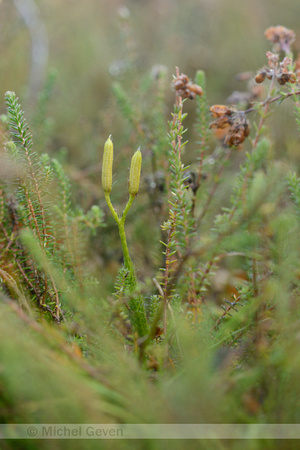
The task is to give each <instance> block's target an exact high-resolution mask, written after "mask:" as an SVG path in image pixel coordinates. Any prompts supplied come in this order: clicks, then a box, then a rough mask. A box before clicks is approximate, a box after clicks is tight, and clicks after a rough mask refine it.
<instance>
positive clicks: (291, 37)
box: [265, 25, 296, 53]
mask: <svg viewBox="0 0 300 450" xmlns="http://www.w3.org/2000/svg"><path fill="white" fill-rule="evenodd" d="M265 37H266V38H267V39H268V41H271V42H273V44H274V49H275V50H276V51H280V50H282V51H284V52H285V53H289V52H290V46H291V44H292V43H293V42H294V41H295V39H296V35H295V33H294V31H293V30H289V29H288V28H286V27H283V26H282V25H278V26H277V27H270V28H267V29H266V31H265Z"/></svg>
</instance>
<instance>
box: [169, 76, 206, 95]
mask: <svg viewBox="0 0 300 450" xmlns="http://www.w3.org/2000/svg"><path fill="white" fill-rule="evenodd" d="M173 87H174V89H175V91H176V92H177V93H178V95H180V97H182V98H190V99H191V100H193V99H194V98H195V97H196V95H203V90H202V88H201V87H200V86H198V85H197V84H194V83H191V82H190V79H189V77H188V76H187V75H184V74H183V73H182V74H181V75H179V76H178V77H177V78H175V79H174V81H173Z"/></svg>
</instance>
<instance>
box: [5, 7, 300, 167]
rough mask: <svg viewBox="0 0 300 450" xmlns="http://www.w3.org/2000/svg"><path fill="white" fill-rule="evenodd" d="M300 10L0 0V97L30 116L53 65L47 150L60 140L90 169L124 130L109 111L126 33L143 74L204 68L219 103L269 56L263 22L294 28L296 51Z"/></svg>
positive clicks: (299, 43) (213, 100) (299, 42)
mask: <svg viewBox="0 0 300 450" xmlns="http://www.w3.org/2000/svg"><path fill="white" fill-rule="evenodd" d="M33 3H34V4H35V7H36V8H35V9H36V10H35V11H34V14H35V16H34V17H33V19H32V20H31V21H32V22H33V23H31V28H30V26H29V27H28V23H27V24H26V23H25V20H24V16H22V15H21V13H20V8H21V7H23V8H24V9H25V10H26V8H27V14H29V13H28V11H29V10H30V8H29V7H28V5H32V4H33ZM22 5H23V6H22ZM299 17H300V3H299V1H298V0H290V1H289V2H288V5H287V3H286V2H285V1H284V0H264V1H261V0H206V1H204V0H198V1H195V0H186V1H185V2H182V1H179V0H172V1H171V0H152V1H151V0H149V1H146V0H144V1H143V0H139V1H138V0H135V1H134V0H128V1H126V2H124V1H117V0H102V1H98V0H86V1H84V2H82V1H76V0H51V1H49V0H36V1H35V2H33V1H32V0H31V1H28V0H15V1H14V0H9V1H8V0H2V1H0V30H1V36H0V51H1V58H0V86H1V97H2V98H3V95H4V93H5V91H6V90H13V91H15V92H16V93H17V95H18V96H19V98H20V101H21V103H22V105H23V108H24V109H25V111H26V113H27V116H30V114H32V112H33V108H34V97H35V94H34V91H35V90H36V89H37V90H38V89H40V88H41V86H42V84H43V82H44V81H45V77H46V75H47V72H48V71H49V70H50V69H52V68H55V69H56V71H57V78H56V82H55V88H54V92H53V95H52V97H51V101H50V104H49V113H48V114H49V116H51V117H52V118H53V119H54V130H53V133H52V136H53V139H52V141H51V142H50V143H49V148H50V149H51V151H53V152H56V151H57V150H59V149H60V148H61V147H66V148H67V150H68V158H69V160H70V161H71V162H72V163H74V164H75V165H76V166H77V167H78V168H80V167H86V166H89V165H91V164H95V163H98V162H99V151H98V150H99V147H100V146H101V145H102V143H103V141H104V140H105V139H106V137H107V134H109V133H113V135H115V136H118V135H121V132H119V130H117V129H116V126H115V121H116V122H117V118H116V117H114V116H112V115H111V114H107V116H106V114H105V111H106V108H107V109H108V111H109V112H110V111H111V102H112V95H111V81H112V79H113V78H115V76H116V75H118V76H120V75H122V71H125V67H124V64H126V61H125V58H124V53H125V51H126V50H125V46H126V40H127V41H128V40H129V41H130V42H129V45H131V46H132V51H133V52H134V53H135V55H134V58H136V64H137V67H138V70H139V71H140V73H147V72H149V71H151V68H152V67H153V66H154V65H157V64H163V65H165V66H166V67H167V69H168V72H169V77H170V82H171V75H172V74H173V73H174V71H175V66H176V65H177V66H179V68H180V70H181V71H182V72H184V73H186V74H188V75H189V76H190V77H193V76H194V74H195V71H196V70H197V69H203V70H205V71H206V73H207V79H208V95H209V100H210V103H211V104H213V103H224V102H225V101H226V98H227V97H228V96H229V95H230V93H231V92H232V90H236V89H238V90H243V88H244V85H243V83H241V82H237V81H236V80H235V74H236V73H238V72H242V71H248V70H251V71H256V70H257V69H258V68H260V67H261V66H262V65H263V64H264V63H265V53H266V51H267V50H268V49H269V47H270V46H269V45H268V42H267V41H266V40H265V38H264V30H265V29H266V28H267V27H268V26H271V25H278V24H282V25H284V26H286V27H288V28H292V29H294V31H295V32H296V34H297V36H298V37H297V41H296V43H295V46H294V47H295V49H298V50H300V29H299ZM28 20H30V18H29V19H28ZM128 24H129V26H128ZM32 28H33V30H34V29H35V38H36V39H37V40H39V41H40V44H41V41H42V40H43V39H44V41H45V46H44V49H47V50H48V57H47V55H45V54H44V57H45V61H44V66H43V67H40V72H41V73H39V74H37V75H36V78H37V79H36V82H35V83H33V82H32V80H31V78H30V73H31V69H32V64H33V60H32V56H31V52H32V40H31V33H32ZM33 32H34V31H33ZM42 50H43V49H42ZM41 58H43V56H42V57H41ZM33 89H34V90H33ZM172 101H173V94H172V92H170V97H169V102H170V104H171V103H172ZM1 110H3V111H4V105H3V103H2V105H1ZM283 116H284V115H282V117H281V119H284V120H285V118H284V117H283ZM28 120H29V117H28ZM29 121H30V120H29ZM280 128H284V127H280ZM282 132H283V131H282ZM277 133H281V131H280V130H277ZM279 137H280V138H281V136H279Z"/></svg>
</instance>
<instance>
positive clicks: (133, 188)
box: [128, 150, 142, 195]
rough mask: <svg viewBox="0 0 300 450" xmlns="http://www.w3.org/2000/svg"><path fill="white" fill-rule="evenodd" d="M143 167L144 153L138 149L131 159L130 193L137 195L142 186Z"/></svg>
mask: <svg viewBox="0 0 300 450" xmlns="http://www.w3.org/2000/svg"><path fill="white" fill-rule="evenodd" d="M141 168H142V154H141V152H140V150H137V151H136V152H135V154H134V155H133V157H132V159H131V166H130V174H129V188H128V190H129V194H131V195H136V194H137V193H138V190H139V186H140V176H141Z"/></svg>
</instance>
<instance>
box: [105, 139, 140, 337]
mask: <svg viewBox="0 0 300 450" xmlns="http://www.w3.org/2000/svg"><path fill="white" fill-rule="evenodd" d="M113 151H114V148H113V143H112V140H111V137H110V136H109V138H108V139H107V141H106V142H105V144H104V152H103V160H102V188H103V191H104V195H105V200H106V203H107V205H108V207H109V209H110V211H111V213H112V216H113V218H114V220H115V221H116V224H117V225H118V228H119V235H120V240H121V245H122V251H123V256H124V268H125V269H126V270H127V271H128V273H127V274H126V291H128V292H129V294H130V296H131V298H130V301H129V307H130V312H131V315H132V324H133V327H134V329H135V330H136V331H137V333H138V335H139V336H140V337H143V336H145V335H147V333H148V324H147V319H146V312H145V308H144V304H143V300H142V298H141V297H140V296H139V295H137V294H134V291H135V289H136V285H137V279H136V273H135V268H134V265H133V263H132V260H131V257H130V254H129V250H128V244H127V239H126V233H125V219H126V216H127V214H128V212H129V210H130V208H131V205H132V203H133V200H134V198H135V196H136V195H137V193H138V190H139V185H140V174H141V167H142V154H141V151H140V150H137V151H136V152H135V153H134V155H133V157H132V159H131V166H130V174H129V186H128V191H129V199H128V202H127V204H126V206H125V208H124V210H123V213H122V215H121V216H120V217H119V216H118V214H117V212H116V210H115V208H114V207H113V205H112V203H111V200H110V192H111V190H112V169H113Z"/></svg>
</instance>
